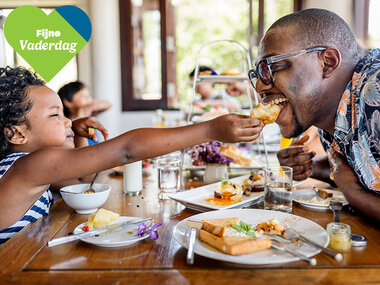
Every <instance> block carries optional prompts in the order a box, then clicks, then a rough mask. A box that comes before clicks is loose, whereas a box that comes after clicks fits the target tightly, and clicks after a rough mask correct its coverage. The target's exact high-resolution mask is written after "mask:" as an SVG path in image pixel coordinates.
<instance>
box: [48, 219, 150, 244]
mask: <svg viewBox="0 0 380 285" xmlns="http://www.w3.org/2000/svg"><path fill="white" fill-rule="evenodd" d="M150 220H152V218H147V219H140V220H132V221H127V222H124V223H121V224H115V225H111V226H109V227H107V228H104V229H98V230H93V231H89V232H84V233H80V234H76V235H70V236H64V237H60V238H56V239H52V240H51V241H49V242H48V246H49V247H52V246H56V245H59V244H63V243H68V242H71V241H76V240H78V239H81V238H84V237H88V236H93V235H99V234H102V233H105V232H108V231H111V230H116V229H123V228H125V227H128V226H130V225H136V224H141V223H144V222H147V221H150Z"/></svg>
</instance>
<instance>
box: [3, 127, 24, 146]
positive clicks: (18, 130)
mask: <svg viewBox="0 0 380 285" xmlns="http://www.w3.org/2000/svg"><path fill="white" fill-rule="evenodd" d="M11 129H12V131H13V136H12V132H11V130H10V129H8V128H7V129H4V132H5V135H6V136H7V137H11V136H12V138H11V140H10V143H11V144H14V145H22V144H25V143H26V142H27V141H28V139H27V137H26V134H25V129H24V128H23V127H22V126H12V127H11Z"/></svg>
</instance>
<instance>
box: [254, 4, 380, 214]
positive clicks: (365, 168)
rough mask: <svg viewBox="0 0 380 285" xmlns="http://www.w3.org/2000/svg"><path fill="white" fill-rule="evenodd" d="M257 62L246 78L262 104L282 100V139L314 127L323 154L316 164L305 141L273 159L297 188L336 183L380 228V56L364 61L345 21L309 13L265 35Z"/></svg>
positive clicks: (371, 55) (313, 11)
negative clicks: (308, 181)
mask: <svg viewBox="0 0 380 285" xmlns="http://www.w3.org/2000/svg"><path fill="white" fill-rule="evenodd" d="M257 62H258V63H257V65H256V68H255V70H251V71H250V73H249V76H250V79H251V81H252V84H253V85H254V88H255V89H256V91H257V92H258V93H259V94H260V95H261V97H262V100H263V102H264V103H269V102H273V101H274V100H276V99H282V100H284V99H285V100H284V101H283V102H281V103H279V104H281V105H283V109H282V111H281V113H280V115H279V117H278V119H277V121H276V123H277V124H278V125H279V126H280V129H281V134H282V135H283V136H284V137H288V138H290V137H297V136H299V135H300V134H302V133H303V132H304V131H306V130H307V129H308V128H309V127H310V126H312V125H314V126H316V127H318V128H319V129H320V131H319V134H320V137H321V140H322V142H323V144H324V147H325V150H326V152H327V155H325V156H323V157H319V158H314V156H315V153H314V152H312V151H308V148H307V147H305V146H304V143H305V142H306V141H307V139H308V137H307V136H305V137H302V138H300V139H299V140H298V141H296V142H294V143H293V144H292V145H291V146H290V147H288V148H285V149H283V150H280V151H279V152H278V154H277V157H278V159H279V161H280V164H281V165H284V166H291V167H292V168H293V171H294V179H296V180H302V179H305V178H307V177H309V176H311V177H314V178H319V179H323V180H328V179H329V177H331V178H333V180H334V182H335V183H336V184H337V186H338V187H339V188H340V189H341V190H342V192H343V194H344V196H345V197H346V199H347V201H348V202H349V203H350V204H351V206H352V207H354V208H356V209H357V210H359V211H360V212H362V213H364V214H366V215H368V216H370V217H372V218H374V219H376V220H378V221H380V196H379V194H380V50H379V49H374V50H371V51H370V52H369V53H368V54H367V55H365V56H364V55H361V54H360V53H359V51H358V48H357V44H356V40H355V37H354V35H353V33H352V31H351V30H350V28H349V26H348V25H347V23H345V22H344V21H343V19H341V18H340V17H339V16H338V15H336V14H334V13H332V12H330V11H327V10H323V9H308V10H303V11H300V12H297V13H293V14H290V15H287V16H285V17H283V18H281V19H279V20H277V21H276V22H275V23H274V24H273V25H272V26H271V27H270V28H269V30H268V31H267V33H266V34H265V36H264V38H263V39H262V41H261V43H260V45H259V50H258V57H257ZM280 101H281V100H280ZM277 103H278V101H277ZM330 173H331V174H332V175H330Z"/></svg>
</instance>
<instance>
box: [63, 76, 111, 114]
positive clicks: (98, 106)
mask: <svg viewBox="0 0 380 285" xmlns="http://www.w3.org/2000/svg"><path fill="white" fill-rule="evenodd" d="M58 95H59V97H60V98H61V100H62V102H63V108H64V109H63V111H64V114H65V116H66V117H68V118H70V119H76V118H82V117H89V116H95V115H97V114H99V113H101V112H104V111H106V110H108V109H109V108H110V107H111V103H109V102H107V101H97V100H96V99H93V98H92V97H91V96H90V93H89V91H88V89H87V87H86V86H85V85H84V84H83V83H82V82H80V81H74V82H70V83H68V84H65V85H64V86H62V87H61V88H60V89H59V90H58Z"/></svg>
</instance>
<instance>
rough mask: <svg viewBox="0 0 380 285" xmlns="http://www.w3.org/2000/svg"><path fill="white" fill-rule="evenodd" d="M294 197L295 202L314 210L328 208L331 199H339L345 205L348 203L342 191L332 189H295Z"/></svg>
mask: <svg viewBox="0 0 380 285" xmlns="http://www.w3.org/2000/svg"><path fill="white" fill-rule="evenodd" d="M292 197H293V201H294V202H296V203H298V204H300V205H301V206H303V207H305V208H309V209H313V210H328V209H329V203H330V201H331V200H334V201H339V202H341V203H342V204H343V205H347V204H348V202H347V200H346V198H344V196H343V193H342V192H340V191H337V190H332V189H331V190H330V189H318V188H313V189H311V188H306V189H298V190H295V191H293V194H292Z"/></svg>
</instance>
